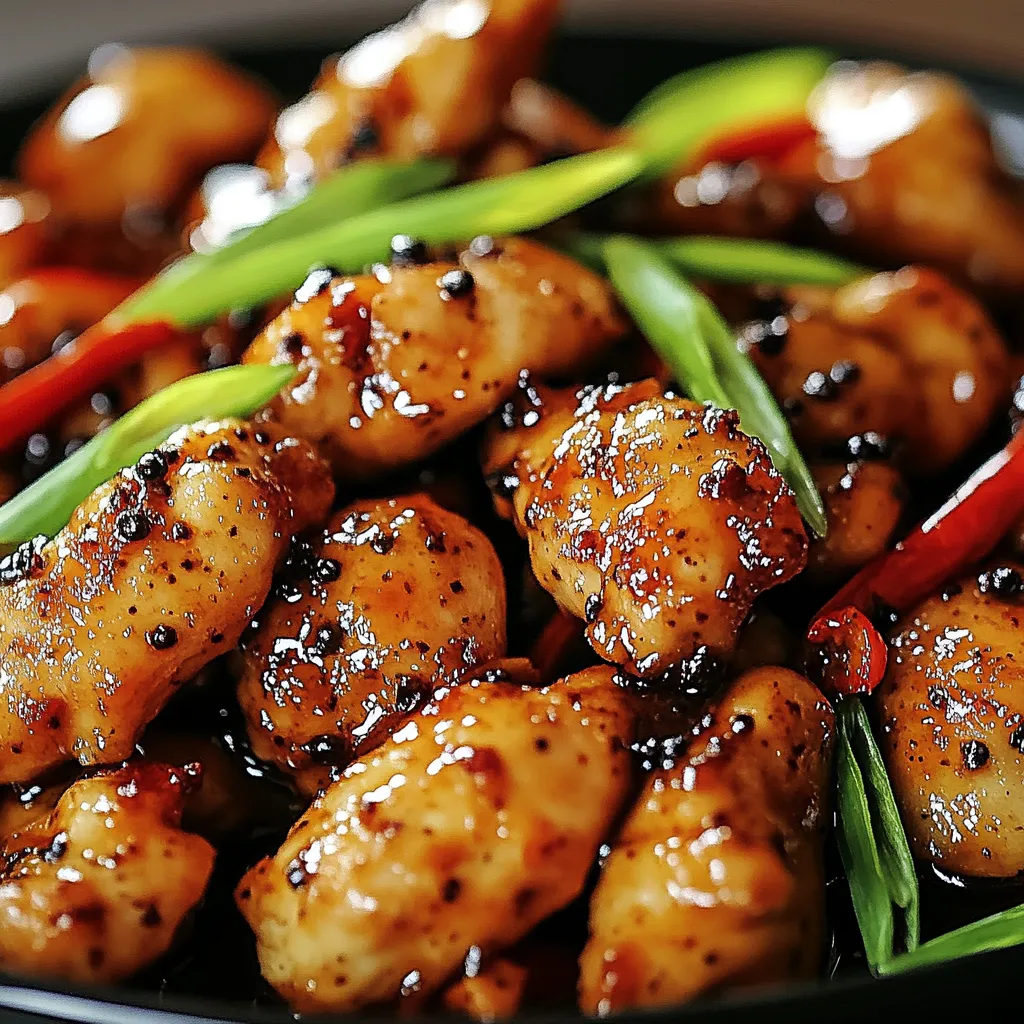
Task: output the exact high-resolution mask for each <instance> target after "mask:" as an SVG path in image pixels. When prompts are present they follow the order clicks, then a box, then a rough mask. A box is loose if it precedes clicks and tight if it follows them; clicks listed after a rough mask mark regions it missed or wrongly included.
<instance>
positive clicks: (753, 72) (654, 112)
mask: <svg viewBox="0 0 1024 1024" xmlns="http://www.w3.org/2000/svg"><path fill="white" fill-rule="evenodd" d="M832 60H833V56H832V55H831V54H829V53H827V52H826V51H824V50H817V49H810V48H807V49H801V48H797V49H784V50H769V51H767V52H764V53H757V54H752V55H747V56H743V57H734V58H731V59H729V60H723V61H718V62H717V63H715V64H708V65H705V66H704V67H701V68H695V69H694V70H692V71H684V72H683V73H682V74H681V75H676V76H675V78H670V79H669V80H668V81H667V82H664V83H662V85H660V86H658V88H657V89H655V90H654V91H653V92H651V93H649V94H648V96H647V97H646V98H645V99H643V100H642V101H641V102H640V103H639V105H638V106H637V107H636V108H635V109H634V110H633V112H632V113H631V114H630V115H629V117H628V118H627V119H626V125H627V127H629V128H632V129H633V135H632V137H631V142H632V143H633V144H634V145H636V146H637V147H638V148H639V149H640V150H641V151H642V152H643V154H644V157H645V160H646V163H647V171H648V173H650V174H659V173H662V172H664V171H667V170H669V169H671V168H672V167H673V166H674V165H676V164H678V163H679V162H681V161H682V160H683V159H685V158H686V157H687V156H691V155H692V154H693V153H694V152H696V150H697V149H698V148H699V147H700V146H702V145H704V144H705V143H706V142H707V141H708V140H709V139H712V138H714V137H715V136H716V135H719V134H721V133H722V132H723V131H729V132H732V131H743V130H744V129H747V128H751V127H756V126H757V125H761V124H764V123H765V122H766V121H767V122H770V121H779V120H783V119H786V118H795V117H800V116H802V115H803V114H804V113H805V112H806V108H807V100H808V97H809V96H810V94H811V90H812V89H813V88H814V87H815V86H816V85H817V84H818V82H819V81H821V77H822V75H823V74H824V73H825V69H826V68H827V67H828V66H829V64H831V63H832Z"/></svg>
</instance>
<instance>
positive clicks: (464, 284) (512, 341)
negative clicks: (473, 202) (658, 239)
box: [244, 238, 624, 478]
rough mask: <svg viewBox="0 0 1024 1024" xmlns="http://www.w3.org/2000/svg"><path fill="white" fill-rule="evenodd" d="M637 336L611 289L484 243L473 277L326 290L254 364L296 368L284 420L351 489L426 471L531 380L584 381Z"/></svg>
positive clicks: (405, 277)
mask: <svg viewBox="0 0 1024 1024" xmlns="http://www.w3.org/2000/svg"><path fill="white" fill-rule="evenodd" d="M623 331H624V325H623V322H622V320H621V319H620V317H619V315H618V313H617V311H616V308H615V304H614V300H613V298H612V296H611V294H610V292H609V289H608V285H607V284H606V283H605V282H604V281H602V280H601V278H599V277H598V276H597V275H595V274H592V273H591V272H590V271H589V270H586V269H584V268H583V267H581V266H579V265H578V264H576V263H575V262H573V261H572V260H570V259H568V258H567V257H565V256H562V255H561V254H559V253H556V252H554V251H553V250H551V249H548V248H546V247H545V246H542V245H539V244H538V243H536V242H532V241H528V240H526V239H519V238H509V239H503V240H501V241H492V240H490V239H486V240H483V239H479V240H477V242H476V243H475V246H471V247H470V248H469V249H468V250H467V251H465V252H464V253H463V254H462V256H461V260H460V263H458V264H454V263H428V264H426V265H425V266H395V267H393V268H391V269H390V270H383V271H381V272H380V276H379V278H378V277H374V276H366V277H355V278H334V279H331V278H330V275H329V274H328V273H324V274H322V275H319V276H318V275H317V274H316V273H314V275H313V276H311V277H310V279H309V280H308V281H307V283H306V284H305V285H303V286H302V288H300V289H299V291H298V293H297V294H296V299H295V301H294V302H293V303H292V304H291V305H290V306H289V307H288V309H286V310H285V311H284V312H283V313H282V314H281V315H280V316H279V317H277V319H276V320H274V321H273V322H272V323H271V324H270V326H269V327H268V328H267V329H266V330H265V331H264V332H263V333H262V334H261V335H260V336H259V337H258V338H257V339H256V340H255V341H254V342H253V344H252V346H251V347H250V348H249V350H248V352H246V354H245V357H244V361H245V362H247V363H294V364H295V365H296V366H297V367H298V368H299V373H300V376H299V377H298V379H297V380H296V381H295V382H294V383H293V384H291V385H289V387H288V388H287V390H286V391H285V393H284V394H283V395H282V396H281V398H279V399H278V400H277V401H276V402H275V403H274V404H273V406H272V407H271V410H272V415H273V416H274V417H275V418H276V419H277V420H278V421H279V422H280V423H281V424H282V425H283V426H284V427H285V429H287V430H290V431H294V432H295V433H297V434H298V435H299V436H301V437H305V438H306V439H307V440H311V441H314V442H316V443H318V444H319V445H320V446H321V448H322V450H323V451H324V454H325V455H327V457H328V458H329V459H330V460H331V462H332V463H333V464H334V466H335V469H336V471H337V472H338V473H339V474H342V475H344V476H345V477H348V478H350V477H352V476H369V475H372V474H374V473H380V472H381V471H383V470H387V469H391V468H394V467H397V466H402V465H406V464H408V463H410V462H414V461H415V460H416V459H419V458H422V457H424V456H426V455H429V454H430V453H431V452H433V451H435V450H436V449H438V448H439V447H441V445H443V444H444V443H445V442H446V441H450V440H453V439H454V438H455V437H457V436H458V435H459V434H462V433H463V432H464V431H466V430H468V429H469V428H470V427H472V426H474V425H475V424H477V423H479V422H480V421H481V420H483V419H484V418H485V417H487V416H488V415H490V413H492V412H493V411H494V410H495V409H496V408H497V407H498V406H499V405H500V404H501V402H502V401H504V400H505V399H506V398H507V397H508V396H509V395H510V394H511V393H512V392H513V391H514V390H515V386H516V382H517V380H518V377H519V374H520V372H521V371H522V370H532V371H533V372H535V373H537V374H538V375H540V376H542V377H543V376H545V375H559V374H566V373H570V372H576V371H578V370H579V367H580V365H581V364H583V363H585V362H586V361H588V360H592V359H594V358H595V357H597V356H599V355H600V354H601V353H602V352H603V351H604V349H605V348H607V346H608V345H609V344H610V343H611V342H612V341H613V340H614V339H615V338H617V337H619V336H620V335H621V334H622V333H623Z"/></svg>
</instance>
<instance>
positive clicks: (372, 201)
mask: <svg viewBox="0 0 1024 1024" xmlns="http://www.w3.org/2000/svg"><path fill="white" fill-rule="evenodd" d="M454 170H455V168H454V164H453V163H452V162H451V161H449V160H416V161H413V162H412V163H406V162H397V161H391V160H367V161H361V162H359V163H355V164H352V166H351V167H346V168H343V169H342V170H340V171H338V172H336V173H335V174H332V175H331V176H330V177H329V178H326V179H325V180H324V181H322V182H321V183H320V184H318V185H317V186H316V187H315V188H313V189H312V190H311V191H310V193H309V194H308V195H307V196H305V197H304V198H303V199H301V200H299V201H298V202H297V203H295V204H294V205H293V206H289V207H287V208H285V209H283V210H281V212H279V213H277V214H276V215H275V216H273V217H271V218H270V219H269V220H268V221H266V222H265V223H263V224H260V225H259V226H257V227H254V228H251V229H250V230H248V231H245V232H243V233H241V234H239V236H238V237H237V238H235V239H233V240H232V241H231V242H229V243H228V244H227V245H224V246H221V247H220V248H219V249H215V250H213V251H212V252H208V253H193V254H191V255H190V256H185V257H183V258H182V259H180V260H178V261H177V262H176V263H174V264H173V265H172V266H170V267H168V268H167V270H165V271H164V272H163V273H161V274H158V275H157V276H156V277H155V278H153V280H152V281H150V282H149V283H148V284H146V285H144V286H143V287H142V288H140V289H139V291H137V292H136V293H135V294H134V295H132V296H131V297H130V298H129V299H128V300H127V301H126V302H124V303H122V304H121V306H120V308H119V309H118V311H117V313H118V315H119V316H120V317H121V318H122V319H124V320H126V321H131V320H146V319H152V318H153V316H152V313H151V311H152V310H154V309H156V310H163V311H164V314H163V315H164V318H165V319H168V320H170V321H171V322H172V323H174V324H177V325H180V326H194V325H195V323H194V322H193V321H186V320H184V319H178V318H177V317H176V316H175V315H174V311H175V310H176V309H178V308H179V307H180V308H183V309H187V302H188V291H189V289H190V288H191V287H192V284H193V283H194V282H195V281H196V280H197V279H198V278H199V277H200V275H205V274H207V273H208V272H209V270H210V268H211V267H222V266H228V265H230V264H232V263H233V262H234V261H235V260H237V259H238V258H239V257H241V256H244V255H246V254H247V253H253V252H257V251H258V250H260V249H262V248H264V247H266V246H268V245H271V244H275V243H278V242H283V241H288V240H293V239H299V238H302V237H304V236H306V235H308V234H310V233H311V232H314V231H320V230H322V229H323V228H324V227H325V225H328V224H335V223H338V222H339V221H343V220H345V219H347V218H349V217H355V216H358V215H360V214H364V213H367V212H369V211H370V210H375V209H377V208H378V207H380V206H383V205H385V204H388V203H394V202H397V201H399V200H402V199H405V198H407V197H409V196H413V195H416V194H417V193H418V192H425V191H428V190H430V189H434V188H436V187H437V186H439V185H441V184H443V183H444V182H445V181H448V180H450V178H451V177H452V175H453V174H454Z"/></svg>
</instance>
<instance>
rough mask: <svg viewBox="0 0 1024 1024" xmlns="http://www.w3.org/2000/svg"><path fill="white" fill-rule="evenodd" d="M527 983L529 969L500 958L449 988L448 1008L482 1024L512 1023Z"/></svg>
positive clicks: (445, 997)
mask: <svg viewBox="0 0 1024 1024" xmlns="http://www.w3.org/2000/svg"><path fill="white" fill-rule="evenodd" d="M526 981H527V971H526V968H525V967H520V966H519V964H515V963H513V962H512V961H511V960H505V959H504V958H503V957H498V958H497V959H496V960H493V961H491V962H490V963H488V964H484V965H483V966H482V967H481V968H480V969H479V970H478V971H476V972H475V973H474V974H473V975H472V976H469V975H467V976H466V977H465V978H462V979H461V980H459V981H457V982H456V983H455V984H454V985H452V986H451V987H450V988H448V989H447V990H446V991H445V993H444V997H443V1004H444V1008H445V1010H447V1011H448V1012H449V1013H455V1014H459V1015H460V1016H462V1017H468V1018H469V1019H470V1020H475V1021H480V1022H481V1024H488V1022H491V1021H496V1020H508V1019H509V1018H511V1017H514V1016H515V1015H516V1014H517V1013H518V1012H519V1005H520V1003H521V1001H522V997H523V991H524V989H525V988H526Z"/></svg>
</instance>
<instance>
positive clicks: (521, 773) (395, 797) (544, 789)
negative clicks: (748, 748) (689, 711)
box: [237, 663, 631, 1011]
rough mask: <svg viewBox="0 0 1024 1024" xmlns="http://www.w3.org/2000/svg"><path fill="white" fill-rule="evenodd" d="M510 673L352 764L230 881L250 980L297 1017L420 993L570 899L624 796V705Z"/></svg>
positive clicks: (478, 685)
mask: <svg viewBox="0 0 1024 1024" xmlns="http://www.w3.org/2000/svg"><path fill="white" fill-rule="evenodd" d="M508 664H509V666H511V670H512V671H513V672H514V666H515V663H508ZM508 671H509V670H505V671H501V672H497V673H496V672H494V671H491V672H486V673H484V674H483V675H482V676H479V677H478V681H473V682H468V681H467V682H463V683H462V684H461V685H459V686H457V687H455V688H454V689H452V690H451V691H450V692H448V693H447V694H445V695H444V696H441V697H440V698H439V699H438V700H437V701H436V703H432V704H430V705H428V706H427V707H426V708H424V709H423V711H422V712H421V713H419V714H417V715H416V716H414V717H413V718H411V719H410V720H409V722H408V723H407V724H406V725H405V726H404V727H403V728H402V729H401V730H400V731H399V732H396V733H395V734H394V735H393V736H392V737H391V738H390V739H388V740H387V741H386V742H385V743H384V745H383V746H381V747H380V748H378V750H377V751H375V752H374V753H373V754H371V755H369V756H367V757H366V758H364V759H363V760H362V761H358V762H356V763H355V764H352V765H350V766H349V767H348V769H346V771H345V772H344V774H343V777H342V779H341V780H340V781H339V782H336V783H334V784H333V785H332V786H331V787H330V789H328V790H327V792H326V793H325V794H324V795H323V796H321V797H318V798H317V800H316V801H315V802H314V804H313V806H312V807H311V808H310V809H309V811H307V812H306V814H305V815H304V816H303V818H302V820H300V821H299V823H298V824H297V825H296V826H295V827H294V828H293V829H292V831H291V833H290V835H289V837H288V839H287V840H286V842H285V844H284V846H283V847H282V848H281V850H280V851H279V852H278V853H277V854H276V855H275V856H274V857H272V858H269V859H267V860H264V861H262V862H261V863H260V864H258V865H257V866H256V867H255V868H253V870H252V871H250V872H249V874H248V875H246V876H245V878H243V879H242V882H241V883H240V885H239V888H238V892H237V897H238V901H239V906H240V907H241V909H242V913H243V914H244V915H245V917H246V919H247V920H248V921H249V923H250V924H251V925H252V927H253V929H254V931H255V932H256V936H257V939H258V951H259V956H260V963H261V965H262V968H263V974H264V977H265V978H266V979H267V980H268V981H269V982H270V983H271V984H272V985H273V986H274V987H275V988H276V989H277V990H278V992H280V993H281V995H283V996H284V997H285V998H286V999H287V1000H288V1002H289V1003H290V1004H291V1005H292V1006H293V1007H294V1008H295V1009H297V1010H301V1011H326V1010H332V1011H345V1010H353V1009H358V1008H360V1007H363V1006H366V1005H369V1004H373V1003H379V1002H382V1001H385V1000H390V999H393V998H395V997H397V996H398V995H399V994H400V991H401V990H402V988H403V986H404V987H405V988H406V989H414V990H416V991H419V992H421V993H424V994H427V993H430V992H431V991H434V990H435V989H437V988H438V987H439V986H440V985H442V984H443V983H444V982H445V981H446V980H447V979H448V977H449V976H450V975H451V974H452V973H453V972H454V971H455V969H456V968H457V967H458V966H459V965H460V964H461V963H462V960H463V957H464V956H465V955H466V951H467V949H469V948H470V947H471V946H474V945H476V946H479V947H480V948H481V949H483V950H486V951H495V950H499V949H501V948H503V947H505V946H508V945H511V944H512V943H513V942H515V941H516V940H517V939H519V938H521V937H522V936H523V935H525V934H526V933H527V932H528V931H529V930H530V929H531V928H532V927H533V926H534V925H535V924H536V923H537V922H538V921H540V920H542V919H543V918H545V917H547V916H548V915H549V914H551V913H552V912H553V911H555V910H557V909H559V908H560V907H562V906H564V905H565V904H567V903H568V902H569V901H570V900H572V899H573V898H574V897H576V896H577V895H578V894H579V893H580V892H581V890H582V888H583V884H584V881H585V879H586V876H587V872H588V871H589V869H590V866H591V863H592V862H593V858H594V855H595V853H596V852H597V848H598V845H599V844H600V842H601V841H602V839H603V838H604V835H605V832H606V830H607V829H608V828H609V826H610V824H611V822H612V820H613V818H614V816H615V814H616V812H617V810H618V807H619V805H620V804H621V802H622V801H623V800H624V799H625V796H626V789H627V784H628V777H629V754H628V752H627V748H628V745H629V742H630V729H631V724H630V719H631V716H630V715H629V713H628V712H627V709H626V703H625V701H626V698H625V695H624V693H623V691H622V690H621V689H620V688H619V687H618V686H616V684H615V682H614V680H613V678H612V670H611V669H609V668H596V669H591V670H588V671H586V672H583V673H579V674H578V675H575V676H570V677H569V678H567V679H564V680H562V681H561V682H559V683H557V684H555V685H554V686H550V687H548V688H546V689H543V690H537V689H531V688H530V687H528V686H525V687H524V686H520V685H518V684H517V683H515V682H511V681H505V680H507V679H508V678H509V677H508V674H507V672H508ZM442 692H443V691H442Z"/></svg>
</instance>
